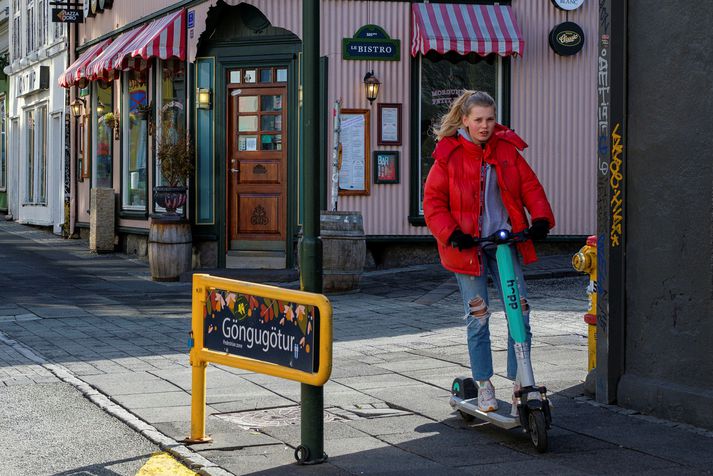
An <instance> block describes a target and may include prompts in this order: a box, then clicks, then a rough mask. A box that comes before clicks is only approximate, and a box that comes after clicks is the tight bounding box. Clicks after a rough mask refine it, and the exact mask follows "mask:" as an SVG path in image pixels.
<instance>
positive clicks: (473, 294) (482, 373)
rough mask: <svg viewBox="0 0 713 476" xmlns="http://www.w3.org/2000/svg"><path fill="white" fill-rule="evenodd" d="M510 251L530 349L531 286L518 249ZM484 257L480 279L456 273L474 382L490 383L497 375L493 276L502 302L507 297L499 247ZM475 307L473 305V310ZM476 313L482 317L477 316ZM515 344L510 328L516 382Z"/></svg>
mask: <svg viewBox="0 0 713 476" xmlns="http://www.w3.org/2000/svg"><path fill="white" fill-rule="evenodd" d="M510 249H511V251H512V253H513V265H514V266H515V276H516V277H517V280H518V289H519V291H520V300H521V302H522V304H523V305H522V317H523V319H524V321H525V330H526V331H527V348H528V349H529V348H530V345H531V342H532V333H531V332H530V309H529V305H528V304H527V287H526V286H525V279H524V277H523V274H522V267H521V265H520V259H519V258H518V256H517V253H516V252H515V250H514V249H513V248H510ZM482 257H483V269H482V272H481V275H480V276H471V275H468V274H460V273H455V275H456V280H457V281H458V288H459V289H460V294H461V297H462V298H463V307H464V309H465V317H466V322H467V335H468V353H469V354H470V368H471V371H472V372H473V379H475V380H480V381H483V380H488V379H489V378H490V377H492V376H493V355H492V352H491V349H490V328H489V326H488V321H489V319H490V311H489V310H488V276H489V275H490V276H491V277H492V278H493V281H494V282H495V287H496V288H497V290H498V293H499V295H500V298H501V300H502V296H503V293H502V289H501V288H500V278H499V276H498V264H497V261H496V260H495V246H489V247H487V248H486V249H483V251H482ZM478 297H480V298H482V300H483V301H484V302H480V300H479V299H477V298H478ZM472 301H474V302H472ZM471 305H473V308H472V309H471ZM472 314H475V315H476V316H480V317H474V316H473V315H472ZM513 345H514V341H513V339H512V337H511V336H510V329H509V328H508V356H507V359H508V360H507V377H508V378H509V379H510V380H515V377H516V375H517V359H516V357H515V351H514V349H513Z"/></svg>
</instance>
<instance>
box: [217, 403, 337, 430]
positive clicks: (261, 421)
mask: <svg viewBox="0 0 713 476" xmlns="http://www.w3.org/2000/svg"><path fill="white" fill-rule="evenodd" d="M213 416H214V417H216V418H220V419H221V420H225V421H227V422H230V423H233V424H235V425H238V426H239V427H241V428H243V429H246V430H248V429H252V428H267V427H275V426H289V425H299V423H300V407H299V406H298V405H295V406H290V407H278V408H268V409H265V410H253V411H247V412H236V413H221V414H217V415H213ZM338 420H343V418H341V417H339V416H337V415H334V414H332V413H329V412H328V411H325V412H324V421H325V422H328V421H338Z"/></svg>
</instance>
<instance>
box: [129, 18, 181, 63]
mask: <svg viewBox="0 0 713 476" xmlns="http://www.w3.org/2000/svg"><path fill="white" fill-rule="evenodd" d="M185 24H186V11H185V10H180V11H178V12H175V13H172V14H170V15H166V16H165V17H163V18H159V19H157V20H154V21H152V22H151V23H149V25H148V26H147V27H146V29H145V30H144V31H143V32H141V34H140V35H138V36H137V37H136V38H134V40H133V41H132V42H131V44H130V45H129V49H130V50H131V53H130V56H131V57H132V58H142V59H144V60H148V59H150V58H160V59H163V60H165V59H169V58H173V57H175V58H178V59H180V60H184V59H186V35H185Z"/></svg>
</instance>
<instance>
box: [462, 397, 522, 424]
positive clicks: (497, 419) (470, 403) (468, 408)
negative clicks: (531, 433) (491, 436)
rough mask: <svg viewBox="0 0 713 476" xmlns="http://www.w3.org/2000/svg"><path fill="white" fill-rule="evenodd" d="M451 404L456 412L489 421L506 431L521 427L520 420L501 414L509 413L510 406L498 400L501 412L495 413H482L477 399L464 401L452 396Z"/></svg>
mask: <svg viewBox="0 0 713 476" xmlns="http://www.w3.org/2000/svg"><path fill="white" fill-rule="evenodd" d="M449 403H450V405H451V407H452V408H454V409H455V410H460V411H462V412H465V413H467V414H469V415H473V416H474V417H476V418H478V419H480V420H483V421H487V422H488V423H492V424H493V425H495V426H497V427H500V428H505V429H506V430H510V429H512V428H517V427H518V426H520V419H519V418H513V417H511V416H510V415H506V414H504V413H499V412H505V411H508V412H509V405H508V404H506V403H505V402H503V401H501V400H498V406H499V407H500V410H499V411H494V412H484V411H481V410H480V409H479V408H478V399H477V398H471V399H468V400H463V399H461V398H458V397H456V396H451V399H450V401H449ZM504 407H508V410H505V409H504Z"/></svg>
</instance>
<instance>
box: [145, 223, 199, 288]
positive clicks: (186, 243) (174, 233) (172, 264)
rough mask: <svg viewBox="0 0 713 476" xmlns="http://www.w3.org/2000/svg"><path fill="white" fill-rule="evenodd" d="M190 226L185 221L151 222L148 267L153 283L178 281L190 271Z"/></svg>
mask: <svg viewBox="0 0 713 476" xmlns="http://www.w3.org/2000/svg"><path fill="white" fill-rule="evenodd" d="M192 243H193V238H192V236H191V225H190V223H188V222H186V221H162V220H160V219H159V220H156V219H152V220H151V227H150V229H149V266H150V268H151V279H153V280H154V281H178V280H179V278H180V277H181V273H184V272H186V271H190V270H191V269H192V266H191V256H192Z"/></svg>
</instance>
